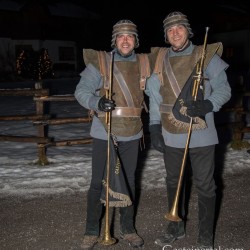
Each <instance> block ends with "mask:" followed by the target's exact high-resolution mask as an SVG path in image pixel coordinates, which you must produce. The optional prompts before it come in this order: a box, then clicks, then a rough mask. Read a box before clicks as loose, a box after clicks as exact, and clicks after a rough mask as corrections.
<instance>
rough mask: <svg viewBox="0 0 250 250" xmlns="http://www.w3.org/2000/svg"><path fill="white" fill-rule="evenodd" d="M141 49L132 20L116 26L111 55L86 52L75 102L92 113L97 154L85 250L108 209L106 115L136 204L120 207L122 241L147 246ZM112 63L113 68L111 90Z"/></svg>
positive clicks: (143, 58) (144, 57)
mask: <svg viewBox="0 0 250 250" xmlns="http://www.w3.org/2000/svg"><path fill="white" fill-rule="evenodd" d="M138 46H139V38H138V32H137V26H136V25H135V24H134V23H133V22H131V21H130V20H120V21H119V22H117V23H116V24H115V25H114V26H113V33H112V40H111V47H112V48H113V49H114V50H113V51H112V53H108V52H104V51H95V50H91V49H84V50H83V57H84V61H85V64H86V68H85V69H84V71H83V72H82V73H81V74H80V75H81V79H80V81H79V83H78V85H77V87H76V90H75V97H76V99H77V101H78V102H79V103H80V104H81V105H82V106H83V107H85V108H86V109H89V110H92V113H93V120H92V126H91V131H90V134H91V136H92V137H93V151H92V179H91V184H90V188H89V191H88V196H87V220H86V230H85V235H84V238H83V241H82V244H81V247H82V249H92V248H93V246H94V245H95V244H96V243H97V242H98V237H99V234H100V218H101V215H102V208H103V205H102V204H101V202H100V198H101V193H102V189H103V184H102V180H103V179H104V175H105V168H106V162H107V139H108V138H107V135H108V134H107V131H108V130H107V129H108V128H107V124H106V114H107V112H109V113H110V115H111V116H112V119H111V133H112V135H114V137H115V138H116V141H117V143H118V147H117V148H118V154H119V158H120V163H121V166H122V169H123V170H124V173H125V179H126V182H127V184H128V190H129V193H130V198H131V200H132V205H130V206H126V207H120V237H121V239H123V240H125V241H126V242H127V243H128V244H129V245H130V246H131V247H141V246H142V245H143V243H144V242H143V239H142V238H141V237H140V236H139V235H138V234H137V232H136V229H135V225H134V201H135V170H136V166H137V158H138V147H139V142H140V139H141V138H142V135H143V130H142V121H141V111H142V107H143V103H144V94H143V93H144V88H145V81H146V79H147V77H149V74H150V65H149V61H148V58H147V55H145V54H136V53H135V48H137V47H138ZM112 56H113V60H111V59H112ZM111 61H113V62H114V63H113V67H112V68H113V70H112V74H113V77H112V79H113V80H112V86H111V87H110V68H111V65H112V63H111ZM112 68H111V69H112ZM110 89H111V91H112V98H107V96H106V93H107V91H110ZM111 99H112V100H111Z"/></svg>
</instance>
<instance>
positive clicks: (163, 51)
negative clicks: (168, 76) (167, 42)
mask: <svg viewBox="0 0 250 250" xmlns="http://www.w3.org/2000/svg"><path fill="white" fill-rule="evenodd" d="M167 50H168V48H160V50H159V52H158V55H157V58H156V61H155V67H154V73H155V74H157V75H158V78H159V80H160V83H161V85H163V75H162V69H163V61H164V57H165V55H166V53H167Z"/></svg>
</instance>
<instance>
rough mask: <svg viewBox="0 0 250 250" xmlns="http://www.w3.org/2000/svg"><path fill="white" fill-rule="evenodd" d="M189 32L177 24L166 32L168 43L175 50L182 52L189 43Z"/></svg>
mask: <svg viewBox="0 0 250 250" xmlns="http://www.w3.org/2000/svg"><path fill="white" fill-rule="evenodd" d="M188 36H189V33H188V30H187V28H186V27H185V26H184V25H182V24H177V25H174V26H172V27H170V28H169V29H168V30H167V31H166V37H167V39H168V42H169V43H170V44H171V45H172V48H173V50H175V51H178V50H182V49H183V48H184V47H185V46H186V44H187V43H188Z"/></svg>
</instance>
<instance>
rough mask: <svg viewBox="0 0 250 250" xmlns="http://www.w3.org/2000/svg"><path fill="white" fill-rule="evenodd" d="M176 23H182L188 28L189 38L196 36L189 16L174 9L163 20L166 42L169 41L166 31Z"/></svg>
mask: <svg viewBox="0 0 250 250" xmlns="http://www.w3.org/2000/svg"><path fill="white" fill-rule="evenodd" d="M176 24H182V25H184V26H185V27H186V28H187V30H188V33H189V38H191V37H193V36H194V34H193V32H192V29H191V28H190V24H189V21H188V19H187V16H186V15H184V14H182V13H181V12H179V11H174V12H171V13H170V14H168V15H167V17H166V18H165V19H164V21H163V29H164V37H165V41H166V42H167V35H166V31H167V30H168V29H169V28H170V27H171V26H173V25H176Z"/></svg>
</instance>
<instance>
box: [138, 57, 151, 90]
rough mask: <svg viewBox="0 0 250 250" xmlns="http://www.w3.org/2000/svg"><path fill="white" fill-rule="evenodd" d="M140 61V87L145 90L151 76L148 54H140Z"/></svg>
mask: <svg viewBox="0 0 250 250" xmlns="http://www.w3.org/2000/svg"><path fill="white" fill-rule="evenodd" d="M138 58H139V63H140V89H141V90H145V84H146V80H147V78H148V77H150V64H149V60H148V56H147V55H146V54H138Z"/></svg>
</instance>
